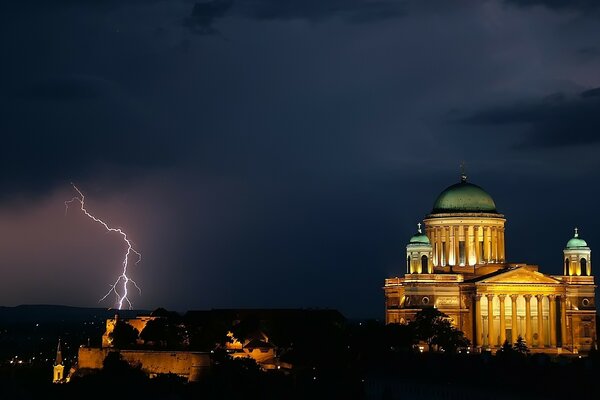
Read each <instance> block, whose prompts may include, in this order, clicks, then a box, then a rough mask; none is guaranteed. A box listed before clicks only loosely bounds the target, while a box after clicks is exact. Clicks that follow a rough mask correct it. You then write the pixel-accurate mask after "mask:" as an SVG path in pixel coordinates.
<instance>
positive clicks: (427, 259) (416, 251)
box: [406, 223, 433, 274]
mask: <svg viewBox="0 0 600 400" xmlns="http://www.w3.org/2000/svg"><path fill="white" fill-rule="evenodd" d="M431 255H432V247H431V243H430V242H429V238H428V237H427V235H426V234H424V233H423V231H422V230H421V224H420V223H419V224H417V233H415V234H414V235H413V236H412V237H411V238H410V241H409V242H408V244H407V245H406V273H408V274H432V273H433V263H432V259H431Z"/></svg>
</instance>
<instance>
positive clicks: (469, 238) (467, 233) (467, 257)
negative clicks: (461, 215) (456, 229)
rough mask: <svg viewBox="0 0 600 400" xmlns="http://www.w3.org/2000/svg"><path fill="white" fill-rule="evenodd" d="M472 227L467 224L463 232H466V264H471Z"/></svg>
mask: <svg viewBox="0 0 600 400" xmlns="http://www.w3.org/2000/svg"><path fill="white" fill-rule="evenodd" d="M469 228H470V227H469V226H468V225H467V226H463V232H464V234H465V266H469V265H470V264H471V262H470V261H471V260H470V259H469V258H470V255H471V254H470V252H471V235H470V231H471V230H470V229H469Z"/></svg>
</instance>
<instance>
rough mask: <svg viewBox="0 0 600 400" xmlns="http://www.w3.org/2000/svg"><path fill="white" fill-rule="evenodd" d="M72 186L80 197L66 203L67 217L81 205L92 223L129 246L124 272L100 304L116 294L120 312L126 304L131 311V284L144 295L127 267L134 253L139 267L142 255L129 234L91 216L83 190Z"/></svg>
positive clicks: (72, 184)
mask: <svg viewBox="0 0 600 400" xmlns="http://www.w3.org/2000/svg"><path fill="white" fill-rule="evenodd" d="M71 186H73V189H75V191H76V192H77V194H78V196H75V197H73V198H72V199H71V200H68V201H65V215H66V214H67V211H69V206H70V205H71V204H73V203H79V205H80V206H81V207H80V208H81V211H82V212H83V213H84V214H85V216H87V217H88V218H90V219H91V220H92V221H94V222H97V223H98V224H100V225H102V226H103V227H104V229H106V230H107V231H108V232H116V233H118V234H119V235H121V237H122V238H123V241H124V242H125V244H126V245H127V251H126V252H125V258H124V259H123V263H122V265H123V272H122V273H121V275H119V277H118V278H117V280H116V281H115V283H113V284H112V285H110V290H109V291H108V292H107V293H106V294H105V295H104V297H102V298H101V299H100V300H98V302H101V301H104V300H105V299H106V298H107V297H108V296H109V295H110V294H111V293H114V294H115V296H117V301H116V304H117V306H118V308H119V310H120V309H122V308H123V304H125V303H126V304H127V306H128V307H129V309H131V308H132V304H131V301H130V300H129V297H127V296H128V294H129V290H128V285H129V283H131V284H133V286H135V288H136V289H137V290H138V291H139V292H140V294H142V289H140V287H139V286H138V285H137V283H135V281H134V280H133V279H131V278H130V277H129V276H127V267H128V266H129V257H130V256H131V254H132V253H133V254H134V255H136V256H137V261H136V262H135V264H134V265H137V264H139V262H140V261H142V254H141V253H140V252H138V251H137V250H136V249H134V248H133V245H132V244H131V241H130V240H129V238H128V237H127V233H125V232H124V231H123V230H122V229H121V228H112V227H110V226H109V225H108V224H107V223H106V222H104V221H103V220H101V219H100V218H97V217H95V216H94V215H92V214H90V213H89V212H88V210H87V209H86V208H85V196H84V195H83V193H82V192H81V190H79V188H78V187H77V186H75V184H74V183H71Z"/></svg>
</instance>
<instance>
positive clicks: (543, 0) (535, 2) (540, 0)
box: [505, 0, 600, 11]
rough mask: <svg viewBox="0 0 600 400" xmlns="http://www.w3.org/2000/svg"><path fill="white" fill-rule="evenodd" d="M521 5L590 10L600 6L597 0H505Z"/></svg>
mask: <svg viewBox="0 0 600 400" xmlns="http://www.w3.org/2000/svg"><path fill="white" fill-rule="evenodd" d="M505 1H506V2H507V3H510V4H515V5H518V6H521V7H532V6H545V7H548V8H550V9H555V10H579V11H588V10H596V9H598V8H600V2H598V1H597V0H505Z"/></svg>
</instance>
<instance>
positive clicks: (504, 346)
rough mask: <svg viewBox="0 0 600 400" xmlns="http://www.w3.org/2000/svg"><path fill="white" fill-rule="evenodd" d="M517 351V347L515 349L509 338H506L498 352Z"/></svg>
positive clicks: (510, 352) (509, 352)
mask: <svg viewBox="0 0 600 400" xmlns="http://www.w3.org/2000/svg"><path fill="white" fill-rule="evenodd" d="M514 352H515V349H513V346H512V345H511V344H510V343H509V342H508V340H505V341H504V343H502V347H500V349H499V350H498V354H505V355H508V354H513V353H514Z"/></svg>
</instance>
